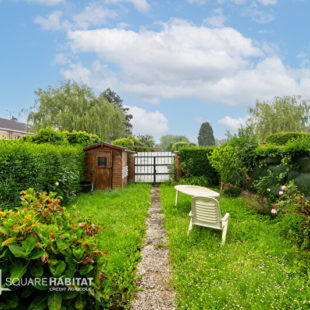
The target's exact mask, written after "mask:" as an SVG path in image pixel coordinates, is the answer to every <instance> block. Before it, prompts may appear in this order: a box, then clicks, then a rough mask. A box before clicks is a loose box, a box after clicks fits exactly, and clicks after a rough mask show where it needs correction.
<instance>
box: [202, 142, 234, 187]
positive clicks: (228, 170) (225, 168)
mask: <svg viewBox="0 0 310 310" xmlns="http://www.w3.org/2000/svg"><path fill="white" fill-rule="evenodd" d="M207 156H208V157H207V158H208V159H209V162H210V165H211V166H212V167H213V168H214V169H215V170H216V171H217V173H218V174H219V176H220V180H221V182H223V183H236V182H234V180H236V176H237V171H236V161H237V158H236V153H235V150H234V148H233V147H232V146H231V145H228V144H224V145H222V146H221V147H217V148H214V149H213V151H212V152H210V153H209V154H208V155H207Z"/></svg>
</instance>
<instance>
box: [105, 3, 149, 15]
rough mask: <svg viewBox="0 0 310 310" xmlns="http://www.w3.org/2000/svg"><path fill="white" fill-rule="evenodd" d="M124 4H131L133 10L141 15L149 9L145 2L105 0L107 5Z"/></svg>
mask: <svg viewBox="0 0 310 310" xmlns="http://www.w3.org/2000/svg"><path fill="white" fill-rule="evenodd" d="M124 2H125V3H126V2H127V3H131V4H133V5H134V6H135V8H136V9H137V10H138V11H140V12H142V13H146V12H147V11H148V10H149V9H150V5H149V3H148V2H147V0H105V3H107V4H119V3H124Z"/></svg>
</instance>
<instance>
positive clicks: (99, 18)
mask: <svg viewBox="0 0 310 310" xmlns="http://www.w3.org/2000/svg"><path fill="white" fill-rule="evenodd" d="M115 17H117V14H116V13H115V12H114V11H112V10H109V9H107V8H105V7H103V6H102V4H99V3H90V4H89V5H88V6H86V8H85V9H84V10H83V11H82V12H81V13H79V14H77V15H75V16H74V17H73V21H74V27H75V28H78V29H87V28H88V27H90V26H100V25H102V24H104V23H106V22H107V20H108V19H110V18H115Z"/></svg>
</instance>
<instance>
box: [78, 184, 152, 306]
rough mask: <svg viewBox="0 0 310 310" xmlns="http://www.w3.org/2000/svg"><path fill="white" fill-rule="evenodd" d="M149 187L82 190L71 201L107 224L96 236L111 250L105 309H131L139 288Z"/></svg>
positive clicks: (101, 243)
mask: <svg viewBox="0 0 310 310" xmlns="http://www.w3.org/2000/svg"><path fill="white" fill-rule="evenodd" d="M150 188H151V187H150V185H148V184H133V185H129V186H127V187H126V188H124V189H118V190H113V191H110V192H103V191H95V192H94V193H93V195H91V194H80V195H79V196H78V197H76V198H75V200H74V201H73V203H72V204H73V205H76V206H77V209H78V210H79V211H80V212H81V215H87V216H89V217H91V218H92V221H93V223H95V224H96V223H98V224H100V223H104V225H107V228H106V229H105V230H104V231H103V232H102V233H101V234H99V236H98V237H97V241H98V242H99V246H100V247H101V248H102V249H103V250H104V251H107V252H108V253H109V254H108V255H107V256H106V257H105V258H106V260H105V270H104V274H105V281H104V282H103V286H104V290H103V292H104V297H103V298H104V301H103V302H102V307H103V308H105V309H129V308H130V305H129V303H130V301H131V300H132V298H133V297H134V294H135V292H136V287H135V285H136V282H135V281H136V277H137V275H136V267H137V264H138V262H139V260H140V251H141V248H142V243H143V237H144V236H145V228H146V224H145V220H146V218H147V210H148V208H149V204H150V200H149V195H150ZM73 212H76V211H75V210H73ZM100 247H99V248H100ZM86 308H87V307H86ZM86 308H85V309H86Z"/></svg>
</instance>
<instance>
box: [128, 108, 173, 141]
mask: <svg viewBox="0 0 310 310" xmlns="http://www.w3.org/2000/svg"><path fill="white" fill-rule="evenodd" d="M128 108H129V113H130V114H132V115H133V119H132V124H133V131H134V134H136V135H138V134H151V135H154V136H156V135H159V134H162V133H163V132H165V131H167V130H168V119H167V118H166V117H165V116H164V115H163V114H162V113H161V112H159V111H155V112H148V111H146V110H145V109H143V108H139V107H130V106H128Z"/></svg>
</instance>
